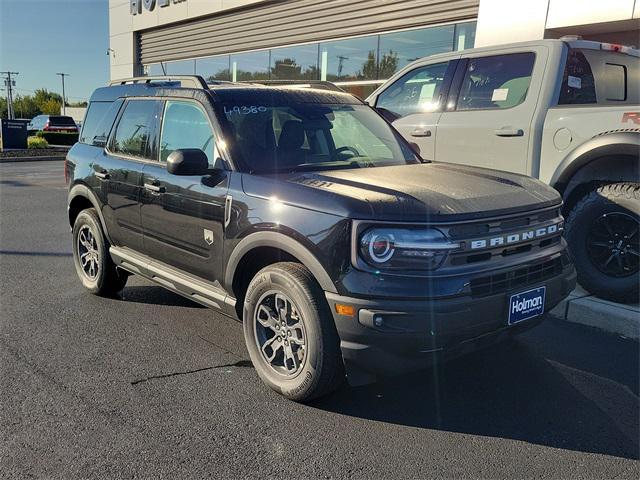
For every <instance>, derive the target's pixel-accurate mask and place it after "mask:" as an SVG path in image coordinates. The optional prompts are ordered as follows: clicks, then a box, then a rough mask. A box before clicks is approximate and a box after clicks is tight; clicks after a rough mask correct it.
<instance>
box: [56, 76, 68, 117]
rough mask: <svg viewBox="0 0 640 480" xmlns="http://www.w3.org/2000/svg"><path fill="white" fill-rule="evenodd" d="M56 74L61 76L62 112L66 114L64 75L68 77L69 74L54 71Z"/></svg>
mask: <svg viewBox="0 0 640 480" xmlns="http://www.w3.org/2000/svg"><path fill="white" fill-rule="evenodd" d="M56 75H60V78H62V114H63V115H66V114H67V97H65V95H64V77H68V76H69V74H68V73H56Z"/></svg>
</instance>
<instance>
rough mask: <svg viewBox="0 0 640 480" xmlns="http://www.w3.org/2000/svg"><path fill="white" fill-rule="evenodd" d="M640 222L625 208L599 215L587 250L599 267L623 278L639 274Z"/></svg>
mask: <svg viewBox="0 0 640 480" xmlns="http://www.w3.org/2000/svg"><path fill="white" fill-rule="evenodd" d="M639 228H640V222H639V221H638V219H637V218H635V217H633V216H631V215H629V214H627V213H622V212H614V213H607V214H604V215H602V216H600V217H599V218H597V219H596V220H595V221H594V222H593V223H592V225H591V228H590V229H589V233H588V235H587V239H586V242H587V252H588V255H589V259H590V260H591V262H592V263H593V264H594V265H595V267H596V268H597V269H598V270H600V271H601V272H602V273H605V274H606V275H609V276H612V277H616V278H620V277H628V276H630V275H636V274H637V273H638V270H639V261H640V235H639V234H638V230H639Z"/></svg>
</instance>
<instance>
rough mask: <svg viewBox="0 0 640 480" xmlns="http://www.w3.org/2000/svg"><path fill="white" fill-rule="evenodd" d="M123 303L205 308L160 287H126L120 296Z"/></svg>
mask: <svg viewBox="0 0 640 480" xmlns="http://www.w3.org/2000/svg"><path fill="white" fill-rule="evenodd" d="M120 298H121V299H122V300H123V301H125V302H136V303H147V304H150V305H165V306H169V307H189V308H207V307H205V306H203V305H200V304H199V303H196V302H193V301H191V300H189V299H188V298H185V297H183V296H181V295H178V294H177V293H173V292H170V291H169V290H167V289H166V288H164V287H160V286H146V285H145V286H131V287H129V286H127V287H125V289H124V290H123V291H122V293H121V294H120Z"/></svg>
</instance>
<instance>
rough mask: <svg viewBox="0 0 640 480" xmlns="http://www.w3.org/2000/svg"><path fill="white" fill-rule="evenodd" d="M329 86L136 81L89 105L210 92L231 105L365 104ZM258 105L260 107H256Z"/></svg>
mask: <svg viewBox="0 0 640 480" xmlns="http://www.w3.org/2000/svg"><path fill="white" fill-rule="evenodd" d="M326 83H327V82H322V85H320V84H319V85H318V88H314V83H313V82H301V84H300V88H297V87H298V86H297V85H296V84H295V83H294V82H291V83H284V84H273V85H271V84H266V85H262V84H259V83H255V84H254V83H235V82H216V83H213V84H209V85H208V84H207V83H206V82H205V81H204V79H203V78H202V77H199V76H197V75H193V76H184V77H168V76H167V77H139V78H133V79H125V80H117V81H113V82H111V84H110V85H109V86H107V87H101V88H98V89H96V90H95V91H94V92H93V94H92V95H91V99H90V101H92V102H95V101H103V102H107V101H114V100H116V99H118V98H125V97H162V96H175V95H178V96H184V97H189V96H195V95H196V93H195V92H200V93H202V92H207V93H208V95H210V98H212V99H213V100H214V101H219V102H224V103H226V102H230V101H238V99H239V98H242V101H243V102H244V104H245V105H246V104H247V103H246V102H248V101H252V102H254V103H255V102H259V100H260V98H264V96H265V95H268V96H269V97H270V100H271V102H274V101H275V102H276V103H279V102H282V103H286V104H290V103H333V104H336V103H341V104H356V105H358V104H363V102H362V101H361V100H360V99H358V98H356V97H355V96H353V95H351V94H349V93H346V92H342V91H340V90H339V89H337V88H336V89H328V88H326V85H325V84H326ZM256 104H257V105H259V103H256Z"/></svg>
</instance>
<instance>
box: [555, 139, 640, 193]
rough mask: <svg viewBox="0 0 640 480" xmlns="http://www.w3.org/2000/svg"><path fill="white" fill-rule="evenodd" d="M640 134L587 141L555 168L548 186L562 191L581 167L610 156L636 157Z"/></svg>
mask: <svg viewBox="0 0 640 480" xmlns="http://www.w3.org/2000/svg"><path fill="white" fill-rule="evenodd" d="M639 148H640V132H616V133H610V134H606V135H599V136H597V137H593V138H591V139H590V140H587V141H586V142H584V143H583V144H582V145H579V146H578V147H577V148H575V149H574V150H573V151H571V152H570V153H569V154H568V155H567V156H566V157H565V158H564V160H562V162H560V165H558V167H557V168H556V171H555V172H554V174H553V176H552V177H551V181H550V182H549V184H550V185H551V186H552V187H554V188H556V189H559V190H563V189H564V188H565V187H566V186H567V185H568V184H569V182H570V180H571V177H573V176H574V175H575V174H576V173H577V172H578V171H579V170H580V169H581V168H582V167H584V166H585V165H587V164H589V163H591V162H592V161H594V160H596V159H598V158H602V157H608V156H612V155H626V156H627V155H628V156H635V157H637V156H638V151H639V150H638V149H639Z"/></svg>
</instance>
